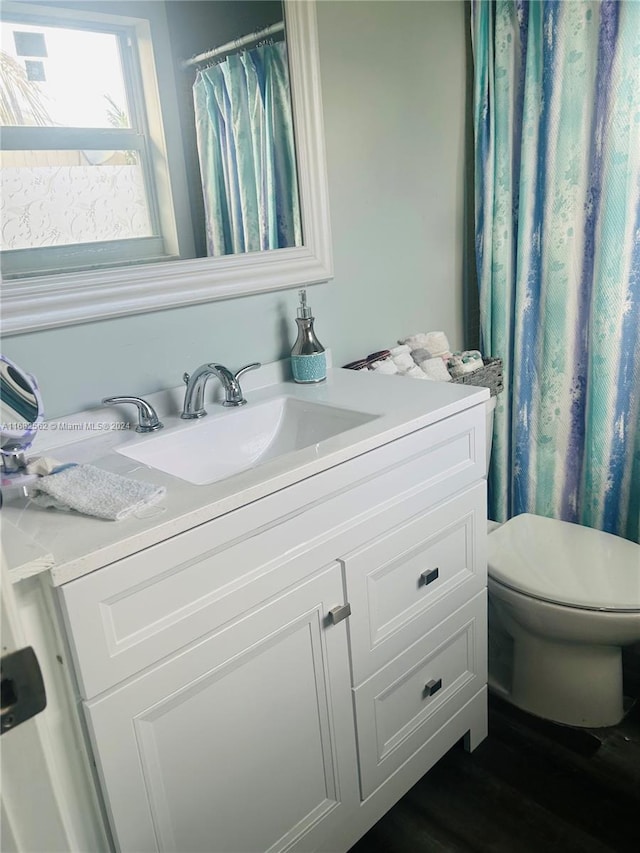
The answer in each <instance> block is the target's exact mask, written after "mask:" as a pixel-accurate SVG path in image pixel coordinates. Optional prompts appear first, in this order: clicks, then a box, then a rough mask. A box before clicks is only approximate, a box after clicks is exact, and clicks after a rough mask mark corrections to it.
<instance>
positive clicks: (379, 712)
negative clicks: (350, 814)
mask: <svg viewBox="0 0 640 853" xmlns="http://www.w3.org/2000/svg"><path fill="white" fill-rule="evenodd" d="M486 632H487V611H486V592H483V593H480V594H479V595H477V596H476V597H475V598H474V599H472V601H470V602H468V603H467V604H466V605H464V606H463V607H461V608H460V609H459V610H457V611H456V612H455V613H453V614H452V615H451V616H450V617H449V618H448V619H445V620H444V622H442V623H441V624H440V625H438V626H437V627H436V628H434V629H433V630H432V631H430V632H429V633H428V634H427V635H426V636H425V637H423V638H422V639H421V640H420V641H419V642H418V643H415V644H414V645H413V646H411V647H410V648H409V649H408V650H407V651H406V652H405V653H404V654H403V655H402V656H401V657H399V658H397V659H395V660H393V661H391V663H389V664H387V666H385V667H383V668H382V669H381V670H380V671H379V672H377V673H376V674H375V675H373V676H372V677H371V678H370V679H368V680H367V681H365V682H364V684H361V685H360V687H358V688H357V689H356V690H354V701H355V712H356V722H357V729H358V753H359V765H360V784H361V794H362V799H363V800H364V799H366V798H367V797H368V796H369V795H370V794H372V793H373V791H375V790H376V788H378V787H379V786H380V785H382V783H383V782H384V781H385V780H386V779H387V778H388V777H389V776H390V775H391V774H392V773H393V772H394V771H395V770H397V769H398V768H399V767H400V766H401V765H402V764H404V762H405V761H407V760H408V759H409V758H410V757H411V756H412V755H413V754H414V753H415V752H416V750H418V749H420V748H421V747H422V746H423V745H424V744H425V742H426V741H427V740H428V739H429V738H430V737H432V735H434V734H435V733H436V732H437V731H438V730H439V729H440V728H441V727H442V726H444V725H445V724H446V723H447V721H448V720H449V719H450V718H451V716H452V715H453V714H455V713H456V712H457V711H458V710H460V708H462V707H463V705H465V704H466V703H467V702H468V701H469V700H470V699H471V698H472V697H473V696H474V694H475V693H477V692H478V691H479V690H480V689H481V688H482V687H483V686H484V685H485V683H486V680H487V650H486V637H487V633H486Z"/></svg>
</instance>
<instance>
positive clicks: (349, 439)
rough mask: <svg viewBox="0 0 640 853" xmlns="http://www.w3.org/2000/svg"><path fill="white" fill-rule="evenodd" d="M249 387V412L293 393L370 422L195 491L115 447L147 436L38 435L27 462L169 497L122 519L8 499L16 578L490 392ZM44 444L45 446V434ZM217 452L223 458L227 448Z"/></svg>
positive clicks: (156, 536) (123, 548)
mask: <svg viewBox="0 0 640 853" xmlns="http://www.w3.org/2000/svg"><path fill="white" fill-rule="evenodd" d="M245 390H246V395H247V398H248V401H249V402H248V404H247V405H248V406H250V405H251V404H252V402H254V403H257V402H259V401H262V400H266V399H269V398H270V397H274V396H290V397H295V398H297V399H299V400H302V401H306V402H309V401H310V402H314V403H323V404H325V405H334V406H339V407H342V408H347V409H352V410H357V411H361V412H366V413H368V414H372V415H376V417H375V418H374V419H373V420H370V421H369V422H367V423H365V424H363V425H361V426H358V427H355V428H353V429H350V430H347V431H346V432H343V433H340V434H338V435H336V436H333V437H332V438H329V439H326V440H325V441H321V442H319V443H318V444H315V445H312V446H310V447H307V448H304V449H302V450H298V451H295V452H294V453H289V454H287V455H286V456H282V457H279V458H276V459H272V460H270V461H267V462H263V463H262V464H258V465H256V466H255V467H254V468H251V469H249V470H247V471H243V472H242V473H239V474H235V475H234V476H232V477H229V478H228V479H225V480H221V481H219V482H215V483H211V484H209V485H200V486H196V485H193V484H191V483H188V482H187V481H185V480H182V479H178V478H177V477H172V476H170V475H168V474H165V473H163V472H162V471H158V470H157V469H154V468H150V467H147V466H145V465H142V464H140V463H138V462H136V461H134V460H132V459H129V458H127V457H126V456H124V455H122V454H120V453H118V452H116V451H115V447H116V446H117V445H118V444H119V443H122V442H125V441H127V442H128V441H138V442H142V441H144V440H145V438H147V436H138V435H137V434H136V433H135V432H132V431H129V430H120V431H117V430H113V431H107V432H104V433H97V436H98V437H96V438H88V439H85V440H83V441H80V442H68V441H67V442H66V443H65V444H64V447H59V448H57V449H56V447H46V449H40V448H39V446H38V439H36V442H35V443H34V446H33V447H32V448H31V453H30V454H29V455H30V456H32V457H33V456H38V455H42V454H43V453H46V455H48V456H52V457H54V458H56V459H59V460H60V461H76V462H91V464H93V465H97V466H99V467H101V468H105V469H107V470H110V471H113V472H115V473H118V474H121V475H123V476H129V477H134V478H136V479H139V480H143V481H146V482H150V483H155V484H157V485H163V486H165V487H166V490H167V494H166V497H165V499H164V500H163V501H162V503H160V504H159V505H158V506H155V507H150V508H148V509H146V510H143V511H141V512H140V513H139V514H138V515H137V516H136V517H132V518H128V519H126V520H123V521H118V522H113V521H104V520H101V519H96V518H90V517H88V516H83V515H79V514H77V513H71V512H70V513H65V512H60V511H58V510H50V509H42V508H40V507H37V506H35V505H34V504H33V503H31V502H29V501H28V500H27V499H22V498H17V499H14V500H12V501H9V502H5V505H4V507H3V508H2V511H1V512H0V522H1V523H2V534H3V551H4V553H5V558H6V562H7V564H8V568H9V574H10V576H11V577H12V579H13V580H14V581H17V580H21V579H23V578H25V577H29V576H31V575H33V574H35V573H38V572H41V571H50V572H51V580H52V582H53V584H54V585H60V584H63V583H66V582H68V581H70V580H73V579H74V578H78V577H80V576H82V575H84V574H87V573H88V572H91V571H94V570H96V569H99V568H101V567H102V566H105V565H107V564H108V563H112V562H114V561H115V560H119V559H121V558H123V557H126V556H128V555H129V554H132V553H135V552H136V551H139V550H141V549H142V548H147V547H149V546H151V545H155V544H157V543H158V542H161V541H163V540H165V539H168V538H169V537H171V536H175V535H176V534H179V533H183V532H184V531H186V530H189V529H190V528H192V527H195V526H196V525H198V524H203V523H204V522H207V521H211V520H212V519H214V518H217V517H218V516H221V515H223V514H225V513H228V512H231V511H233V510H235V509H238V508H239V507H241V506H243V505H245V504H247V503H250V502H252V501H256V500H259V499H260V498H263V497H265V496H266V495H269V494H271V493H273V492H276V491H278V490H279V489H283V488H286V487H287V486H290V485H292V484H293V483H296V482H299V481H301V480H303V479H305V478H307V477H312V476H314V475H315V474H318V473H320V472H322V471H325V470H327V469H328V468H332V467H333V466H335V465H339V464H340V463H342V462H345V461H347V460H348V459H352V458H354V457H356V456H359V455H360V454H363V453H367V452H368V451H370V450H373V449H375V448H377V447H380V446H381V445H383V444H386V443H388V442H390V441H393V440H395V439H397V438H400V437H402V436H404V435H407V434H409V433H411V432H414V431H415V430H418V429H422V428H423V427H426V426H429V425H430V424H432V423H434V422H436V421H439V420H442V419H443V418H446V417H449V416H451V415H454V414H456V413H457V412H460V411H463V410H464V409H467V408H469V407H471V406H474V405H480V404H482V403H484V401H485V400H486V399H488V397H489V391H488V389H487V388H480V387H473V386H468V385H460V384H456V383H446V382H431V381H418V380H416V379H410V378H407V377H398V376H384V375H380V374H376V373H373V372H370V371H367V372H357V371H351V370H343V369H339V368H338V369H333V370H329V371H328V376H327V380H326V382H323V383H320V384H318V385H298V384H296V383H294V382H280V383H277V384H273V385H269V386H265V387H262V388H257V389H255V390H252V391H251V392H249V390H248V388H247V389H245ZM207 408H208V410H209V413H210V414H214V413H216V414H217V413H218V412H219V411H220V410H219V409H218V405H217V404H216V403H211V402H209V403H207ZM159 413H160V415H161V417H162V420H163V421H164V424H165V427H167V428H169V427H171V426H175V425H177V424H179V423H180V421H179V418H178V417H177V415H176V414H173V415H171V414H169V415H167V414H166V413H164V412H162V411H160V412H159ZM182 423H184V422H182ZM66 437H67V438H68V435H67V436H66ZM48 438H49V441H48V442H47V443H48V444H49V445H50V444H51V440H50V436H48ZM56 451H57V452H56ZM214 452H216V449H214ZM219 452H224V448H220V449H219ZM30 555H31V559H30Z"/></svg>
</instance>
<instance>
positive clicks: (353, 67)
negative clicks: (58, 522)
mask: <svg viewBox="0 0 640 853" xmlns="http://www.w3.org/2000/svg"><path fill="white" fill-rule="evenodd" d="M318 27H319V42H320V61H321V79H322V96H323V105H324V117H325V133H326V148H327V162H328V173H329V195H330V203H331V221H332V231H333V246H334V266H335V278H334V280H333V281H331V282H329V283H327V284H323V285H317V286H315V287H313V288H311V289H310V290H309V300H310V302H311V304H312V307H313V309H314V313H315V315H316V317H317V320H316V328H317V332H318V336H319V337H320V339H321V341H322V342H323V343H324V345H325V346H327V347H331V349H332V351H333V355H334V363H335V364H341V363H344V362H346V361H350V360H352V359H355V358H358V357H361V356H363V355H366V354H367V353H368V352H371V351H373V350H377V349H381V348H382V347H385V346H388V345H391V344H393V343H394V341H395V339H396V338H397V337H402V336H404V335H408V334H411V333H413V332H416V331H426V330H430V329H443V330H445V331H446V332H447V333H448V335H449V338H450V341H451V344H452V346H453V347H454V348H457V347H460V346H462V345H463V344H464V343H466V342H465V341H464V340H463V284H462V282H463V274H464V270H463V255H464V250H465V241H464V222H463V189H464V188H463V183H464V175H465V158H464V147H465V75H466V61H467V60H466V53H465V43H466V27H465V17H464V4H463V2H462V0H441V2H430V1H429V0H418V2H405V0H387V2H377V0H373V2H369V0H322V2H319V3H318ZM296 296H297V295H296V291H295V290H294V291H287V292H281V293H275V294H266V295H260V296H251V297H244V298H241V299H233V300H227V301H224V302H213V303H209V304H206V305H196V306H190V307H185V308H180V309H174V310H170V311H158V312H154V313H151V314H143V315H135V316H131V317H127V318H124V319H119V320H108V321H102V322H98V323H89V324H85V325H80V326H71V327H66V328H63V329H59V330H50V331H44V332H37V333H32V334H27V335H20V336H15V337H12V338H5V340H4V341H3V343H2V351H3V352H4V353H5V354H6V355H8V356H9V357H10V358H12V359H13V360H14V361H16V362H17V363H18V364H19V365H21V366H22V367H23V368H24V369H25V370H27V371H30V372H32V373H34V374H35V375H36V376H37V377H38V380H39V383H40V386H41V388H42V391H43V395H44V401H45V408H46V414H47V416H49V417H54V416H60V415H64V414H69V413H71V412H73V411H78V410H80V409H84V408H88V407H91V406H94V405H96V404H97V403H98V402H99V400H100V399H101V398H102V397H103V396H106V395H111V394H145V393H151V392H153V391H156V390H159V389H161V388H165V387H170V386H173V385H178V384H180V382H181V377H182V373H183V372H184V371H185V370H187V371H189V370H192V369H193V368H194V367H196V366H197V365H198V364H200V363H202V362H204V361H211V360H217V361H221V362H223V363H225V364H228V365H229V366H230V367H239V366H240V365H241V364H245V363H246V362H249V361H256V360H258V361H263V362H269V361H274V360H276V359H278V358H282V357H284V356H286V355H287V354H288V350H289V348H290V347H291V345H292V343H293V333H294V329H295V324H294V323H293V321H292V319H291V318H292V317H293V316H294V315H295V305H296Z"/></svg>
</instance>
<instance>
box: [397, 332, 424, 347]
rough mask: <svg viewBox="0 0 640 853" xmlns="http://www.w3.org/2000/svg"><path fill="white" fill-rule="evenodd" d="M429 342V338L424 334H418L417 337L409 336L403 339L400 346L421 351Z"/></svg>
mask: <svg viewBox="0 0 640 853" xmlns="http://www.w3.org/2000/svg"><path fill="white" fill-rule="evenodd" d="M426 340H427V336H426V334H425V333H424V332H416V333H415V335H409V337H408V338H403V339H402V340H400V341H398V343H399V344H400V345H404V346H407V347H409V349H411V350H413V349H420V348H421V347H424V345H425V343H426Z"/></svg>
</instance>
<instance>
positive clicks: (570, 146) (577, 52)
mask: <svg viewBox="0 0 640 853" xmlns="http://www.w3.org/2000/svg"><path fill="white" fill-rule="evenodd" d="M471 24H472V41H473V52H474V71H475V82H474V86H475V88H474V130H475V193H476V260H477V269H478V277H479V287H480V315H481V335H482V342H483V347H484V350H485V351H486V352H487V353H490V354H491V355H494V356H500V357H501V358H502V359H503V360H504V368H505V378H506V389H507V390H506V391H505V393H503V394H502V395H500V397H499V398H498V399H499V404H498V408H497V412H496V415H497V416H496V426H495V432H494V453H493V461H492V470H491V473H490V483H489V491H490V505H491V512H492V514H493V517H494V518H495V519H496V520H505V519H506V518H508V517H511V516H512V515H517V514H519V513H522V512H534V513H537V514H539V515H545V516H550V517H555V518H561V519H565V520H567V521H573V522H578V523H581V524H584V525H587V526H589V527H595V528H598V529H602V530H607V531H609V532H612V533H616V534H619V535H621V536H625V537H627V538H629V539H632V540H635V541H638V540H639V535H640V529H639V528H640V354H639V347H640V2H634V0H628V1H627V2H612V0H602V2H585V0H567V2H548V0H543V2H523V0H495V2H485V1H484V0H474V2H473V3H472V17H471Z"/></svg>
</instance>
